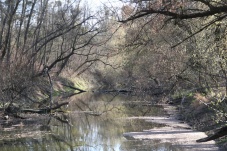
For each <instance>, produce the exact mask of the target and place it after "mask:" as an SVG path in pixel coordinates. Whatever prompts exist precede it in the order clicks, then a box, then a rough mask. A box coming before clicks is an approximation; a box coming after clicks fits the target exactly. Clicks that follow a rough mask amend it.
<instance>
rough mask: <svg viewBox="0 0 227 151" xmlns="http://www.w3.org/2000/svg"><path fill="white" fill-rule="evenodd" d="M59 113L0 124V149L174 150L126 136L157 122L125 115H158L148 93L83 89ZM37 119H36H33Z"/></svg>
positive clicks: (168, 145) (169, 145)
mask: <svg viewBox="0 0 227 151" xmlns="http://www.w3.org/2000/svg"><path fill="white" fill-rule="evenodd" d="M68 99H69V100H70V101H71V102H70V104H69V106H68V107H66V108H65V109H64V110H65V111H66V112H65V113H63V114H55V115H52V116H48V115H43V116H37V118H35V119H34V117H33V118H30V119H28V120H23V121H19V120H18V121H7V122H6V123H4V124H2V125H1V127H0V130H1V131H0V135H1V137H0V150H1V151H11V150H13V151H27V150H29V151H30V150H31V151H33V150H34V151H36V150H37V151H57V150H62V151H65V150H67V151H68V150H71V151H77V150H78V151H128V150H129V151H130V150H135V151H137V150H138V151H148V150H149V151H150V150H152V151H153V150H154V151H178V150H182V149H181V148H176V147H174V146H172V145H171V144H168V143H164V144H163V143H160V142H159V141H150V140H130V139H127V138H124V137H123V133H125V132H133V131H134V132H136V131H137V132H138V131H143V130H147V129H151V128H154V127H160V126H162V125H160V124H154V123H151V122H146V121H145V120H142V119H141V120H140V119H133V118H129V117H138V116H160V115H162V114H164V111H163V108H162V107H161V106H159V105H155V103H152V101H150V100H151V99H152V98H149V97H147V96H146V97H140V98H139V97H136V96H127V95H119V94H95V93H83V94H80V95H76V96H75V97H70V98H68ZM37 119H38V121H37Z"/></svg>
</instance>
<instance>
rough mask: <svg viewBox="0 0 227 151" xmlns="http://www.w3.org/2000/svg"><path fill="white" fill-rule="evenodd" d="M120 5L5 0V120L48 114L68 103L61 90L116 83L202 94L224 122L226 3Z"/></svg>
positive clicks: (164, 0)
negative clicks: (59, 97)
mask: <svg viewBox="0 0 227 151" xmlns="http://www.w3.org/2000/svg"><path fill="white" fill-rule="evenodd" d="M109 3H110V4H111V1H109ZM112 4H114V2H112ZM119 4H121V5H109V4H103V5H102V6H99V8H98V9H95V10H92V6H89V3H86V2H84V1H81V0H55V1H54V0H1V1H0V10H1V11H0V106H1V111H2V113H1V116H2V117H1V118H5V115H7V116H8V115H9V116H14V117H15V118H22V117H21V116H19V115H18V112H24V113H28V112H31V113H50V112H52V110H56V109H58V108H60V107H61V106H65V105H67V104H68V102H65V101H62V100H56V99H55V96H57V95H60V94H64V95H68V94H71V93H73V94H78V93H82V92H85V91H98V92H113V91H117V92H132V93H135V94H136V95H141V94H142V93H147V94H149V95H151V96H156V97H158V98H161V100H162V101H163V102H164V103H167V102H168V103H173V104H175V103H178V104H181V105H182V104H187V105H188V104H189V103H188V102H189V101H192V102H193V101H195V100H194V99H197V101H199V103H200V104H203V105H205V106H206V107H208V109H209V110H211V112H212V118H213V119H212V120H213V124H216V125H225V123H226V118H227V99H226V95H227V53H226V49H227V37H226V36H227V28H226V27H227V1H226V0H119ZM72 90H73V92H72ZM18 105H19V107H17V106H18ZM18 108H19V109H18Z"/></svg>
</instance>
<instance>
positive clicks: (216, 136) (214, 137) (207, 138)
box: [196, 126, 227, 142]
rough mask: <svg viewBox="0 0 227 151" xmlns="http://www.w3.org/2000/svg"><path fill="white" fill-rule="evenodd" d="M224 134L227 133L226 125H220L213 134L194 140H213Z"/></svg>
mask: <svg viewBox="0 0 227 151" xmlns="http://www.w3.org/2000/svg"><path fill="white" fill-rule="evenodd" d="M225 135H227V126H224V127H222V128H221V129H219V130H218V131H217V132H215V133H214V134H213V135H210V136H208V137H206V138H202V139H198V140H196V142H207V141H211V140H215V139H217V138H220V137H222V136H225Z"/></svg>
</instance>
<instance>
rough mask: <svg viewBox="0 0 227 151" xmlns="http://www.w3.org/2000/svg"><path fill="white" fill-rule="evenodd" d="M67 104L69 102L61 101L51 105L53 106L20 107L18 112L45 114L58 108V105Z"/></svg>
mask: <svg viewBox="0 0 227 151" xmlns="http://www.w3.org/2000/svg"><path fill="white" fill-rule="evenodd" d="M68 104H69V102H62V103H60V104H57V105H53V107H47V108H43V109H21V110H20V112H21V113H38V114H47V113H50V112H51V111H52V110H56V109H59V108H60V107H62V106H64V105H68Z"/></svg>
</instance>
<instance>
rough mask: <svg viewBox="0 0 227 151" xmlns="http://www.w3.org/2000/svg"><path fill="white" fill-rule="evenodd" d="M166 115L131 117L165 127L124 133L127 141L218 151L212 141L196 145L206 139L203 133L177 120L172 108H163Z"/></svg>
mask: <svg viewBox="0 0 227 151" xmlns="http://www.w3.org/2000/svg"><path fill="white" fill-rule="evenodd" d="M164 108H165V110H166V112H167V115H165V116H162V117H132V118H137V119H144V120H146V121H147V122H153V123H159V124H165V125H166V126H165V127H160V128H153V129H149V130H143V131H142V132H129V133H124V137H126V138H127V139H139V140H159V141H160V143H171V144H172V145H173V146H179V147H180V148H182V149H183V151H218V150H219V148H218V147H217V145H216V144H215V142H214V141H209V142H203V143H197V142H196V140H197V139H201V138H204V137H207V135H206V134H205V133H204V132H199V131H196V130H193V129H192V128H191V127H190V126H189V125H188V124H186V123H184V122H183V121H180V120H178V119H177V114H178V113H177V110H176V108H175V107H173V106H169V105H165V106H164Z"/></svg>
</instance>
